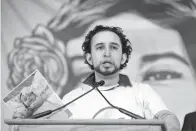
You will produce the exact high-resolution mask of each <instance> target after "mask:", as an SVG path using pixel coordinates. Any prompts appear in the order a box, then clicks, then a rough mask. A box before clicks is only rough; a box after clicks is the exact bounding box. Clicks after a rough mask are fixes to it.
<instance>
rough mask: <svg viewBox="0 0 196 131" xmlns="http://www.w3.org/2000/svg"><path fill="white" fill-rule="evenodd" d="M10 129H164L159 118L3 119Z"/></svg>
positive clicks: (42, 130)
mask: <svg viewBox="0 0 196 131" xmlns="http://www.w3.org/2000/svg"><path fill="white" fill-rule="evenodd" d="M4 122H5V123H6V124H8V125H9V127H10V131H165V129H166V128H165V123H164V121H161V120H127V119H118V120H114V119H93V120H92V119H91V120H89V119H77V120H37V119H5V120H4Z"/></svg>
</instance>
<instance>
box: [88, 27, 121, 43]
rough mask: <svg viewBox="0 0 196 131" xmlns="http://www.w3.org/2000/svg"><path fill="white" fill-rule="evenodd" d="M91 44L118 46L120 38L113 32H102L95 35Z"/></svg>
mask: <svg viewBox="0 0 196 131" xmlns="http://www.w3.org/2000/svg"><path fill="white" fill-rule="evenodd" d="M91 43H92V44H97V43H103V44H104V43H110V44H114V43H116V44H120V37H119V36H118V35H117V34H116V33H115V32H113V31H108V30H104V31H100V32H98V33H96V34H95V35H94V36H93V37H92V41H91Z"/></svg>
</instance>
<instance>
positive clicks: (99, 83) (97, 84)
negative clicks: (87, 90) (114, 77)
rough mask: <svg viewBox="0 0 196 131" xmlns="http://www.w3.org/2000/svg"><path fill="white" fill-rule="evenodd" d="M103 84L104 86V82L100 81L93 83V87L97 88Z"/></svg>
mask: <svg viewBox="0 0 196 131" xmlns="http://www.w3.org/2000/svg"><path fill="white" fill-rule="evenodd" d="M104 84H105V81H103V80H101V81H99V82H96V83H95V87H96V88H97V87H99V86H103V85H104Z"/></svg>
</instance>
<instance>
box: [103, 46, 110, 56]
mask: <svg viewBox="0 0 196 131" xmlns="http://www.w3.org/2000/svg"><path fill="white" fill-rule="evenodd" d="M104 56H105V57H109V56H111V50H110V49H109V48H106V49H105V51H104Z"/></svg>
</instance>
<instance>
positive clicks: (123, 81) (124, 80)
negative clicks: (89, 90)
mask: <svg viewBox="0 0 196 131" xmlns="http://www.w3.org/2000/svg"><path fill="white" fill-rule="evenodd" d="M83 83H84V84H87V85H90V86H92V87H95V73H92V74H90V75H89V76H88V77H87V78H86V79H85V80H84V81H83ZM118 84H119V85H120V86H130V87H131V86H132V84H131V82H130V81H129V78H128V76H126V75H123V74H119V81H118Z"/></svg>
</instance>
